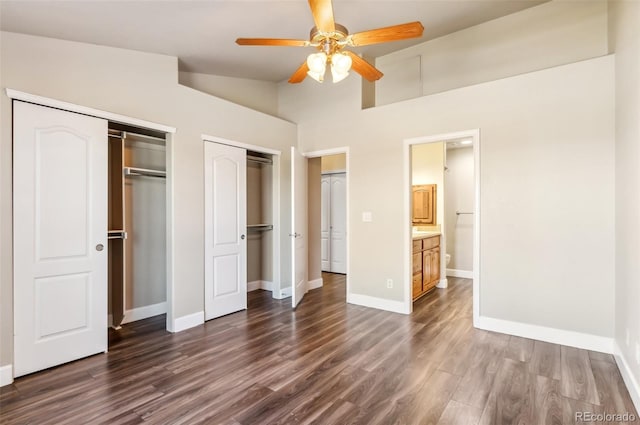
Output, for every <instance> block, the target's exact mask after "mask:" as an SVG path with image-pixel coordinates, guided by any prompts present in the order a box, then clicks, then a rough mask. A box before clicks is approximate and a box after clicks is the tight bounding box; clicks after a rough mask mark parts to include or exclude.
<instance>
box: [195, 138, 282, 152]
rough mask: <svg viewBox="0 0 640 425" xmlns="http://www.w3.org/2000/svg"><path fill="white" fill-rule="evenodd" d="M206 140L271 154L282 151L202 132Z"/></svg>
mask: <svg viewBox="0 0 640 425" xmlns="http://www.w3.org/2000/svg"><path fill="white" fill-rule="evenodd" d="M200 137H201V138H202V140H203V141H205V142H213V143H222V144H223V145H229V146H235V147H237V148H244V149H248V150H250V151H254V152H260V153H267V154H270V155H281V154H282V152H280V151H279V150H275V149H269V148H265V147H263V146H258V145H252V144H249V143H243V142H236V141H235V140H229V139H225V138H224V137H218V136H210V135H208V134H202V135H201V136H200Z"/></svg>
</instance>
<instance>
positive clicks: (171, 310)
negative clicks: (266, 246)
mask: <svg viewBox="0 0 640 425" xmlns="http://www.w3.org/2000/svg"><path fill="white" fill-rule="evenodd" d="M6 93H7V96H8V97H9V98H10V99H11V100H12V101H13V100H21V101H23V102H28V103H35V104H36V105H41V106H48V107H50V108H56V109H61V110H64V111H68V112H73V113H77V114H83V115H90V116H93V117H96V118H102V119H105V120H107V121H111V122H117V123H120V124H126V125H131V126H134V127H139V128H145V129H150V130H156V131H159V132H162V133H165V134H166V137H165V140H166V142H165V150H166V153H165V155H166V156H165V163H166V168H167V170H166V206H165V209H166V232H167V235H166V244H167V245H166V250H167V253H166V255H167V257H166V258H167V265H166V275H167V288H166V291H167V319H166V329H167V331H169V332H176V326H175V319H176V317H175V297H174V292H175V284H174V283H175V282H174V273H173V270H174V267H173V264H174V258H175V255H174V251H175V246H174V237H173V235H174V234H175V223H174V218H173V217H174V202H173V199H174V196H173V193H174V178H173V170H174V157H175V155H174V144H175V132H176V128H175V127H171V126H167V125H164V124H158V123H155V122H152V121H146V120H141V119H138V118H134V117H130V116H127V115H120V114H116V113H113V112H108V111H103V110H100V109H95V108H90V107H87V106H82V105H78V104H75V103H70V102H65V101H62V100H57V99H52V98H49V97H44V96H39V95H34V94H30V93H26V92H22V91H19V90H14V89H10V88H7V89H6ZM12 117H13V113H12ZM12 164H13V161H12ZM12 202H13V201H12ZM11 209H12V210H13V205H12V207H11ZM12 221H13V220H12ZM11 228H12V232H13V224H12V227H11ZM11 255H13V252H12V253H11ZM177 330H181V329H177Z"/></svg>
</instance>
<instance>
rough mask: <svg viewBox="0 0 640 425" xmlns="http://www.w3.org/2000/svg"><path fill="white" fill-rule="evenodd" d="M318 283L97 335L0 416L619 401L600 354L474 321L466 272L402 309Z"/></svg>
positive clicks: (146, 419) (7, 403)
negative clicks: (348, 296)
mask: <svg viewBox="0 0 640 425" xmlns="http://www.w3.org/2000/svg"><path fill="white" fill-rule="evenodd" d="M323 279H324V286H323V288H322V289H316V290H313V291H310V292H309V293H308V294H307V295H306V296H305V298H304V300H303V302H302V303H301V305H300V306H299V307H298V308H297V309H296V310H295V311H292V310H291V305H290V300H274V299H273V298H272V297H271V294H270V293H269V292H266V291H253V292H251V293H249V294H248V307H249V308H248V309H247V310H246V311H241V312H237V313H234V314H230V315H228V316H225V317H221V318H219V319H216V320H212V321H209V322H206V323H205V324H204V325H203V326H197V327H195V328H192V329H189V330H187V331H184V332H180V333H177V334H171V333H169V332H167V331H166V329H165V317H164V316H158V317H154V318H150V319H146V320H142V321H139V322H133V323H129V324H126V325H124V326H123V328H122V329H121V330H119V331H113V330H111V331H110V332H109V340H110V347H109V352H108V353H106V354H101V355H96V356H92V357H89V358H86V359H82V360H78V361H76V362H72V363H69V364H66V365H62V366H59V367H56V368H52V369H49V370H46V371H42V372H39V373H35V374H32V375H29V376H25V377H22V378H18V379H16V381H15V382H14V384H12V385H10V386H7V387H3V388H1V389H0V410H1V412H2V413H1V415H0V422H1V423H2V424H3V425H4V424H7V425H14V424H38V425H41V424H55V425H64V424H69V425H75V424H84V423H91V424H100V423H104V424H126V425H129V424H142V423H144V424H146V425H149V424H158V425H160V424H162V425H164V424H189V425H191V424H216V425H217V424H220V425H248V424H252V425H253V424H269V425H278V424H296V425H299V424H340V425H344V424H353V425H374V424H381V425H390V424H407V425H418V424H419V425H422V424H441V425H443V424H476V425H477V424H478V423H479V422H480V420H481V419H483V423H492V422H493V423H495V424H500V423H519V424H539V425H542V424H544V425H548V424H549V425H555V424H571V423H574V420H573V419H574V417H575V414H576V412H581V411H591V412H595V413H598V412H601V411H602V409H603V408H606V409H607V411H610V410H613V409H615V410H619V409H629V408H630V406H631V404H630V403H631V401H630V397H629V394H628V392H627V391H626V388H625V387H624V384H623V382H622V380H621V378H620V374H619V371H618V369H617V366H616V365H615V363H613V362H612V360H613V359H612V358H611V357H610V356H608V355H603V354H601V353H593V352H587V351H584V350H576V349H566V348H562V349H561V347H560V346H558V345H554V344H548V343H543V342H538V341H535V342H533V341H531V340H527V339H523V338H516V337H509V336H507V335H503V334H498V333H493V332H487V331H483V330H478V329H474V328H473V326H472V285H471V283H470V280H467V279H459V278H452V279H450V280H449V288H447V289H437V290H434V291H432V292H431V293H429V294H427V295H425V296H424V297H422V298H421V299H420V300H419V301H418V302H416V303H415V306H414V313H413V314H412V315H410V316H406V315H401V314H396V313H390V312H387V311H382V310H374V309H369V308H366V307H362V306H356V305H351V304H347V303H346V300H345V278H344V276H342V275H331V274H325V275H324V276H323ZM587 369H588V370H587ZM587 372H588V373H587ZM589 376H590V377H591V378H589ZM594 388H595V390H594ZM594 394H595V396H597V397H598V401H599V402H600V403H602V405H603V406H598V405H596V404H590V403H588V402H587V401H591V402H592V403H593V402H595V401H596V399H595V397H594ZM563 395H566V396H563ZM570 397H574V398H575V397H579V398H581V399H582V401H581V400H579V399H573V398H570ZM493 423H492V425H493Z"/></svg>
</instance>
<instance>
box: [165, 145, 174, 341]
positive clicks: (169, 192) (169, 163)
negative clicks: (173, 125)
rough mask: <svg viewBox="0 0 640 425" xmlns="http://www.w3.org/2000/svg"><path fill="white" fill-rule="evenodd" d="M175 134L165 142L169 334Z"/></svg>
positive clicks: (170, 323) (171, 319)
mask: <svg viewBox="0 0 640 425" xmlns="http://www.w3.org/2000/svg"><path fill="white" fill-rule="evenodd" d="M174 137H175V136H174V135H173V134H167V137H166V142H165V167H166V170H167V172H166V179H165V193H166V200H165V202H166V206H165V210H166V211H165V214H166V218H165V220H166V229H165V232H166V234H167V240H166V243H165V246H166V253H165V255H166V261H167V264H166V266H165V267H166V274H167V288H166V291H167V301H166V303H167V307H166V308H167V323H166V328H167V331H168V332H175V329H176V324H175V322H174V317H175V316H174V311H175V308H176V306H175V299H176V297H175V284H174V282H175V273H174V270H175V267H174V263H175V255H174V252H175V249H174V245H175V222H174V219H173V217H174V216H175V208H174V202H173V198H174V196H173V194H174V193H175V192H174V187H175V179H174V178H173V170H174V169H175V160H174V158H175V155H174V145H175V140H174Z"/></svg>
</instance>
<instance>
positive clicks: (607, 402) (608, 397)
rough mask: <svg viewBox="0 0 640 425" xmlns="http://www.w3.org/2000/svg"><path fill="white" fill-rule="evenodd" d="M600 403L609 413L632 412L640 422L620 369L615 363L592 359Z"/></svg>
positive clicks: (639, 421) (592, 368)
mask: <svg viewBox="0 0 640 425" xmlns="http://www.w3.org/2000/svg"><path fill="white" fill-rule="evenodd" d="M591 370H592V371H593V376H594V378H595V382H596V388H597V391H598V398H599V400H600V405H601V406H602V407H603V408H604V411H605V412H607V413H632V414H633V415H634V416H635V417H636V418H639V419H638V423H640V416H638V412H637V411H636V409H635V407H634V405H633V401H631V398H630V397H629V393H628V392H627V389H626V387H625V386H624V381H623V380H622V376H621V375H620V371H619V370H618V367H617V366H616V365H615V363H610V362H609V361H606V360H605V361H601V360H591Z"/></svg>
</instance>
